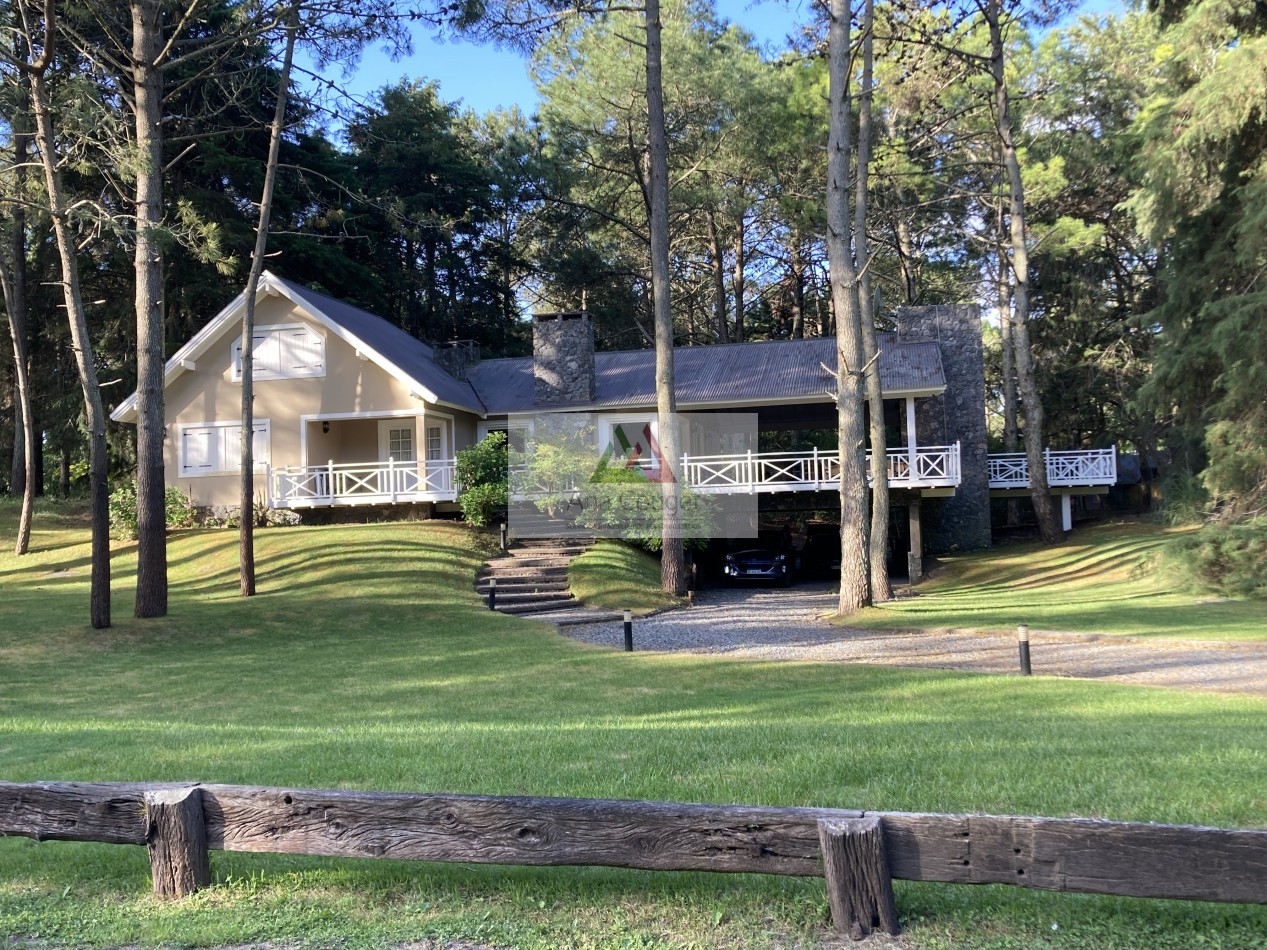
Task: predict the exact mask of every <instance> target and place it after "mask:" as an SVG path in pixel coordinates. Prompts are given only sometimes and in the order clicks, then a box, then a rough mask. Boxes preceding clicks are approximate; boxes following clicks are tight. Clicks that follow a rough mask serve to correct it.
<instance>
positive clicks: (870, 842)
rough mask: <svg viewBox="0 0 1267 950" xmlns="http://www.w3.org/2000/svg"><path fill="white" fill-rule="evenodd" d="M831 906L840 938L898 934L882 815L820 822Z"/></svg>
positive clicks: (820, 842) (833, 921) (859, 938)
mask: <svg viewBox="0 0 1267 950" xmlns="http://www.w3.org/2000/svg"><path fill="white" fill-rule="evenodd" d="M818 841H819V845H820V846H821V848H822V850H823V874H824V876H825V877H826V878H827V902H828V904H829V905H830V906H831V918H832V923H834V924H835V926H836V930H837V932H839V933H842V934H847V935H849V936H850V937H851V938H852V939H854V940H861V939H862V938H863V937H868V936H870V935H871V933H872V932H873V931H875V930H882V931H884V932H885V933H887V934H892V935H896V934H897V932H898V920H897V905H896V904H895V903H894V901H893V879H892V878H891V877H890V876H889V861H888V856H887V854H886V853H885V849H884V826H883V823H882V822H881V820H880V817H879V816H878V815H869V816H867V817H865V818H832V819H826V820H823V821H819V823H818Z"/></svg>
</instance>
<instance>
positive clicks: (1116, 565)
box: [840, 521, 1267, 640]
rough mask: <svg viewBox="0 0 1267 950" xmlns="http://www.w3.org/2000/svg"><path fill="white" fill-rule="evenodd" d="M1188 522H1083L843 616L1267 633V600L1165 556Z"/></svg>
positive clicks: (1226, 634) (1146, 633) (1243, 636)
mask: <svg viewBox="0 0 1267 950" xmlns="http://www.w3.org/2000/svg"><path fill="white" fill-rule="evenodd" d="M1184 530H1185V529H1179V528H1165V527H1162V526H1161V525H1158V524H1154V523H1151V522H1146V521H1130V522H1122V523H1116V524H1104V525H1097V526H1094V527H1083V528H1079V529H1078V530H1077V531H1075V532H1074V533H1073V534H1072V535H1071V536H1070V537H1069V539H1068V540H1067V541H1065V542H1064V543H1063V544H1059V545H1055V546H1052V547H1045V546H1043V545H1040V544H1037V543H1028V544H1015V545H1007V546H1001V547H997V548H993V549H991V550H989V551H982V552H978V553H974V554H959V555H953V556H950V557H946V558H943V559H941V560H942V563H941V565H940V566H939V568H938V569H937V570H936V571H935V572H934V573H933V574H932V576H930V577H929V578H928V579H927V580H925V581H924V582H922V583H920V584H919V585H917V587H916V588H915V590H916V593H917V596H915V597H913V598H905V599H900V600H896V601H893V602H891V603H887V604H884V605H882V606H879V607H875V608H871V609H869V610H865V611H863V612H862V613H860V614H858V615H855V616H851V617H848V618H842V619H841V620H840V622H841V623H843V624H846V625H848V626H850V627H865V628H870V629H875V628H910V627H923V628H930V627H949V628H959V629H975V630H1014V629H1015V628H1016V625H1017V624H1019V623H1028V624H1029V625H1030V627H1032V628H1033V629H1034V630H1047V631H1062V632H1075V633H1107V634H1127V635H1130V636H1136V637H1182V638H1188V639H1197V640H1267V602H1265V601H1253V600H1239V601H1238V600H1227V599H1224V598H1219V597H1214V596H1211V595H1208V594H1200V593H1194V592H1192V591H1191V590H1188V589H1186V587H1187V584H1186V583H1185V579H1184V578H1182V577H1180V576H1177V575H1176V574H1175V573H1174V572H1173V571H1171V570H1168V569H1166V568H1165V567H1164V562H1162V561H1159V559H1158V555H1159V553H1160V551H1161V549H1162V548H1163V547H1164V546H1165V545H1166V544H1167V543H1168V542H1170V541H1171V540H1173V539H1174V538H1175V537H1177V536H1178V535H1179V534H1180V533H1181V532H1182V531H1184Z"/></svg>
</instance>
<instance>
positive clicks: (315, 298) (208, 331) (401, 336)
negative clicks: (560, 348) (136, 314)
mask: <svg viewBox="0 0 1267 950" xmlns="http://www.w3.org/2000/svg"><path fill="white" fill-rule="evenodd" d="M269 296H280V297H285V298H287V299H288V300H290V301H291V302H292V303H294V304H295V305H296V306H298V307H301V308H302V309H303V310H304V311H306V312H307V313H308V314H310V315H311V316H312V318H313V319H314V320H315V321H316V322H317V323H318V324H320V325H321V326H322V327H324V328H325V329H326V330H327V331H329V332H330V333H332V334H334V335H335V336H337V337H339V338H340V339H342V340H343V341H344V342H346V343H347V344H348V345H349V346H351V347H352V348H353V349H355V350H356V351H357V352H358V353H359V354H361V355H362V356H364V357H366V358H367V359H369V360H370V361H372V362H374V363H375V364H377V365H378V366H380V367H381V368H382V369H383V370H384V371H385V372H387V373H388V375H390V376H393V377H395V378H396V379H397V380H398V381H399V382H400V383H401V384H402V385H403V386H405V387H406V388H407V389H408V390H409V391H410V392H411V393H413V394H415V395H417V396H418V397H419V398H421V399H425V400H427V401H428V402H432V403H437V404H439V405H445V406H452V407H454V408H457V409H465V410H468V411H470V412H475V413H479V414H480V415H483V414H484V406H483V404H482V403H481V402H480V398H479V396H478V395H477V394H476V392H475V390H474V389H473V388H472V387H471V384H470V383H467V382H464V381H463V380H459V379H455V378H453V377H452V376H450V375H449V374H448V373H446V372H445V371H444V370H442V369H441V368H440V367H439V366H437V365H436V364H435V362H434V360H433V357H432V351H431V347H429V346H427V344H425V343H423V342H422V341H421V340H419V339H417V338H415V337H412V336H410V335H409V334H408V333H406V332H405V331H404V330H402V329H400V328H399V327H396V326H393V325H392V324H390V323H388V322H387V321H386V320H384V319H383V318H382V317H378V316H375V315H374V314H372V313H369V312H368V311H365V310H361V309H359V308H358V307H353V306H352V305H351V304H347V303H344V302H343V301H341V300H336V299H335V298H333V297H327V296H326V295H325V294H320V293H317V292H316V291H315V290H309V289H308V288H306V287H301V286H300V285H299V284H296V283H293V282H291V281H289V280H283V279H282V278H280V277H278V276H277V275H276V274H273V273H272V272H270V271H264V273H263V274H262V275H261V277H260V286H259V291H258V293H257V294H256V298H255V299H256V302H257V303H258V302H259V301H260V300H261V299H263V298H264V297H269ZM245 307H246V291H243V292H242V293H240V294H238V295H237V296H236V297H235V298H233V301H232V302H231V303H230V304H229V305H228V306H227V307H225V308H224V309H223V310H221V311H220V312H219V313H218V314H216V315H215V316H214V317H213V318H212V319H211V321H210V322H209V323H208V324H207V325H206V326H204V327H203V328H202V329H201V330H199V331H198V332H197V333H196V334H194V336H193V338H192V339H191V340H190V341H189V342H188V343H186V344H185V345H184V346H182V347H181V348H180V349H179V350H177V351H176V352H175V353H174V354H172V357H171V359H169V360H168V361H167V365H166V367H164V370H163V387H164V388H166V387H167V386H169V385H171V382H172V380H174V379H175V378H176V377H177V376H179V375H180V374H181V373H182V372H184V371H185V370H187V369H191V368H192V367H193V365H194V363H195V362H196V361H197V360H198V359H199V358H200V357H201V356H202V354H203V353H205V352H206V351H207V350H208V349H210V348H211V347H212V346H214V345H216V344H217V343H218V342H219V341H221V340H222V339H223V338H224V334H225V332H226V331H227V330H229V329H230V327H231V325H234V324H239V323H240V322H241V319H242V311H243V310H244V309H245ZM135 416H136V393H133V394H132V395H131V396H129V397H128V398H127V399H125V400H124V401H123V402H121V403H120V404H119V405H118V407H117V408H116V409H115V410H114V412H112V413H110V418H111V419H114V420H115V421H116V422H131V421H133V419H135Z"/></svg>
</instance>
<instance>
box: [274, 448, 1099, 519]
mask: <svg viewBox="0 0 1267 950" xmlns="http://www.w3.org/2000/svg"><path fill="white" fill-rule="evenodd" d="M1046 458H1047V480H1048V484H1050V485H1051V486H1052V487H1056V488H1060V487H1066V488H1067V487H1078V486H1088V487H1089V486H1095V485H1112V484H1114V483H1115V482H1116V481H1117V453H1116V451H1115V450H1114V449H1111V448H1109V449H1091V450H1083V451H1073V452H1052V451H1050V450H1049V451H1048V452H1047V453H1046ZM872 464H873V462H872V458H871V455H870V453H868V455H867V465H868V469H869V468H870V466H871V465H872ZM988 465H989V477H990V487H991V488H1028V487H1029V466H1028V463H1027V462H1026V459H1025V456H1024V455H1023V454H1020V453H1010V454H1004V455H991V456H990V457H989V462H988ZM681 470H682V473H683V481H684V483H685V484H686V485H688V486H689V487H691V488H693V489H695V490H696V491H699V492H702V493H705V494H745V493H746V494H753V493H758V492H760V493H766V492H788V491H834V490H835V489H836V488H837V486H838V485H839V473H840V468H839V462H838V459H837V457H836V453H835V452H832V451H829V450H818V449H816V450H812V451H809V452H743V453H737V454H732V455H684V456H682V469H681ZM888 473H889V485H890V487H892V488H954V487H956V486H958V485H959V483H960V481H961V480H962V471H961V468H960V453H959V443H957V442H956V443H955V444H954V445H931V446H918V447H916V448H915V449H913V450H912V449H906V448H893V449H890V450H889V452H888ZM523 474H524V473H523V472H522V471H521V470H520V469H516V470H514V471H512V472H511V486H512V492H513V493H514V494H515V495H517V496H524V495H532V494H534V493H540V492H541V491H542V490H543V489H541V488H537V489H535V490H534V489H531V488H530V487H529V486H527V485H524V484H523ZM516 476H518V477H516ZM267 478H268V490H269V505H270V506H272V507H274V508H307V507H320V506H329V505H365V504H392V503H402V502H403V503H408V502H420V501H454V500H456V498H457V496H458V491H459V486H458V484H457V478H456V473H455V471H454V461H453V459H445V460H442V461H436V462H425V463H424V462H396V461H394V460H392V459H388V460H387V462H385V463H377V464H375V463H355V464H350V465H336V464H335V463H333V462H327V463H326V464H324V465H293V466H287V467H285V468H275V469H270V470H269V471H268V476H267Z"/></svg>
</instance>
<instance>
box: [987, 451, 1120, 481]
mask: <svg viewBox="0 0 1267 950" xmlns="http://www.w3.org/2000/svg"><path fill="white" fill-rule="evenodd" d="M1043 456H1044V458H1045V459H1046V464H1047V484H1048V485H1050V486H1051V487H1053V488H1069V487H1079V486H1087V487H1090V486H1094V485H1112V484H1115V483H1116V482H1117V450H1116V449H1113V448H1108V449H1079V450H1075V451H1070V452H1053V451H1052V450H1051V449H1047V450H1046V451H1045V452H1044V453H1043ZM988 465H989V472H990V487H991V488H1029V460H1028V459H1027V458H1026V457H1025V454H1024V453H1023V452H1009V453H1006V454H1000V455H991V456H990V457H989V460H988Z"/></svg>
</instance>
